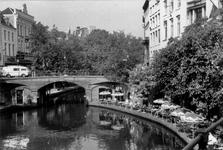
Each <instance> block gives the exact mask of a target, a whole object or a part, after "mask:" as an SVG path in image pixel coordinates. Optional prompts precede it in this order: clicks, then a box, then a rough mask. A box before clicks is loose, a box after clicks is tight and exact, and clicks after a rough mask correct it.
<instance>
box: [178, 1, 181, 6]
mask: <svg viewBox="0 0 223 150" xmlns="http://www.w3.org/2000/svg"><path fill="white" fill-rule="evenodd" d="M180 6H181V0H178V8H180Z"/></svg>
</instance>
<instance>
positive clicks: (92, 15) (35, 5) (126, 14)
mask: <svg viewBox="0 0 223 150" xmlns="http://www.w3.org/2000/svg"><path fill="white" fill-rule="evenodd" d="M144 2H145V0H69V1H66V0H49V1H44V0H40V1H35V0H16V1H12V0H0V10H1V11H3V10H4V9H6V8H7V7H11V8H17V9H21V8H22V5H23V4H26V6H27V9H28V14H30V15H32V16H34V20H35V21H36V22H41V23H42V24H43V25H47V26H49V28H50V29H52V27H53V25H54V24H55V25H56V27H57V28H58V30H59V31H67V30H68V28H70V29H71V31H72V32H73V31H74V30H75V29H76V27H77V26H80V27H89V26H96V28H97V29H104V30H107V31H109V32H111V33H112V32H113V31H124V33H125V34H131V35H133V36H135V37H142V38H143V28H142V24H143V23H142V16H143V9H142V7H143V4H144Z"/></svg>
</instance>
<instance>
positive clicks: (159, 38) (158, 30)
mask: <svg viewBox="0 0 223 150" xmlns="http://www.w3.org/2000/svg"><path fill="white" fill-rule="evenodd" d="M158 43H160V29H159V30H158Z"/></svg>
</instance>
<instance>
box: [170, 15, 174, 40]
mask: <svg viewBox="0 0 223 150" xmlns="http://www.w3.org/2000/svg"><path fill="white" fill-rule="evenodd" d="M170 36H171V37H173V18H171V19H170Z"/></svg>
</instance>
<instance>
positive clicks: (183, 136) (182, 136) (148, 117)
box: [88, 103, 191, 145]
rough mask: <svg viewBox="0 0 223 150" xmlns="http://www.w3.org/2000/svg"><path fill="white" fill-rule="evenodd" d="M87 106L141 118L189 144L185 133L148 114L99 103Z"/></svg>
mask: <svg viewBox="0 0 223 150" xmlns="http://www.w3.org/2000/svg"><path fill="white" fill-rule="evenodd" d="M88 106H89V107H99V108H105V109H109V110H113V111H117V112H121V113H125V114H128V115H131V116H135V117H137V118H141V119H143V120H148V121H150V122H153V123H155V124H157V125H160V126H162V127H164V128H166V129H167V130H169V131H170V132H172V133H173V134H174V135H175V136H177V137H178V138H180V139H181V140H182V141H184V144H185V145H186V144H188V143H190V141H191V139H190V138H188V137H187V135H186V134H185V133H181V132H178V131H177V128H176V126H174V125H173V124H171V123H169V122H167V121H166V120H164V119H161V118H158V117H155V116H153V115H151V114H149V113H142V112H138V111H137V110H132V109H130V108H123V107H119V106H112V105H104V104H99V103H91V104H88Z"/></svg>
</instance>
